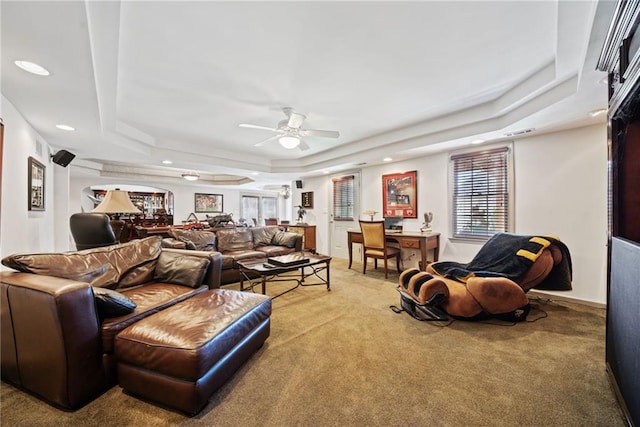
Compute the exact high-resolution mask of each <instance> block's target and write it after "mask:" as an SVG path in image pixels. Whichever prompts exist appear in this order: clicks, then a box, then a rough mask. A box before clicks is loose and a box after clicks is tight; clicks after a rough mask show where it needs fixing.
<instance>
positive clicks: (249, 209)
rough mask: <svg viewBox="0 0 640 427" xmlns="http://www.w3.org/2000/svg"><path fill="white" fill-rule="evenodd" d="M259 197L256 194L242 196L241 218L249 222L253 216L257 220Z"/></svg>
mask: <svg viewBox="0 0 640 427" xmlns="http://www.w3.org/2000/svg"><path fill="white" fill-rule="evenodd" d="M259 202H260V197H258V196H242V218H244V219H245V221H246V222H247V223H249V224H251V223H252V222H253V218H255V219H256V221H258V217H259V211H258V206H260V203H259Z"/></svg>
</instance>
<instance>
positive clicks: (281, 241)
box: [271, 231, 298, 248]
mask: <svg viewBox="0 0 640 427" xmlns="http://www.w3.org/2000/svg"><path fill="white" fill-rule="evenodd" d="M297 239H298V234H297V233H292V232H290V231H278V232H277V233H276V234H275V235H274V236H273V239H272V240H271V244H272V245H276V246H286V247H288V248H294V247H295V246H296V240H297Z"/></svg>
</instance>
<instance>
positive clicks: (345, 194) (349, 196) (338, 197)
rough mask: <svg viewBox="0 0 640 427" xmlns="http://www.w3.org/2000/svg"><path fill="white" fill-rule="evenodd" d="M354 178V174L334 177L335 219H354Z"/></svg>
mask: <svg viewBox="0 0 640 427" xmlns="http://www.w3.org/2000/svg"><path fill="white" fill-rule="evenodd" d="M354 180H355V176H353V175H347V176H342V177H340V178H333V219H334V221H353V203H354V199H353V194H354V189H353V186H354V185H353V184H354Z"/></svg>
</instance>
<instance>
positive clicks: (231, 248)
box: [216, 228, 253, 252]
mask: <svg viewBox="0 0 640 427" xmlns="http://www.w3.org/2000/svg"><path fill="white" fill-rule="evenodd" d="M216 234H217V236H218V250H219V251H220V252H236V251H248V250H253V234H252V233H251V230H236V229H235V228H230V229H222V230H218V231H217V232H216Z"/></svg>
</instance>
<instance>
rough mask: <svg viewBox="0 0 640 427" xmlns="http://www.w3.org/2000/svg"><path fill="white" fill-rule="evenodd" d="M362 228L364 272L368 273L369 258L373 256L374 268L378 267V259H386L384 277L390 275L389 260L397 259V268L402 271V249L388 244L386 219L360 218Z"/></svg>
mask: <svg viewBox="0 0 640 427" xmlns="http://www.w3.org/2000/svg"><path fill="white" fill-rule="evenodd" d="M360 230H361V231H362V240H363V244H362V246H363V248H364V262H363V266H362V274H367V259H368V258H373V262H374V268H376V269H377V268H378V260H379V259H382V260H384V278H385V279H387V278H388V277H389V274H388V269H387V260H388V259H389V258H394V257H395V259H396V268H397V269H398V273H400V249H399V248H394V247H391V246H387V238H386V233H385V231H384V221H362V220H360Z"/></svg>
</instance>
